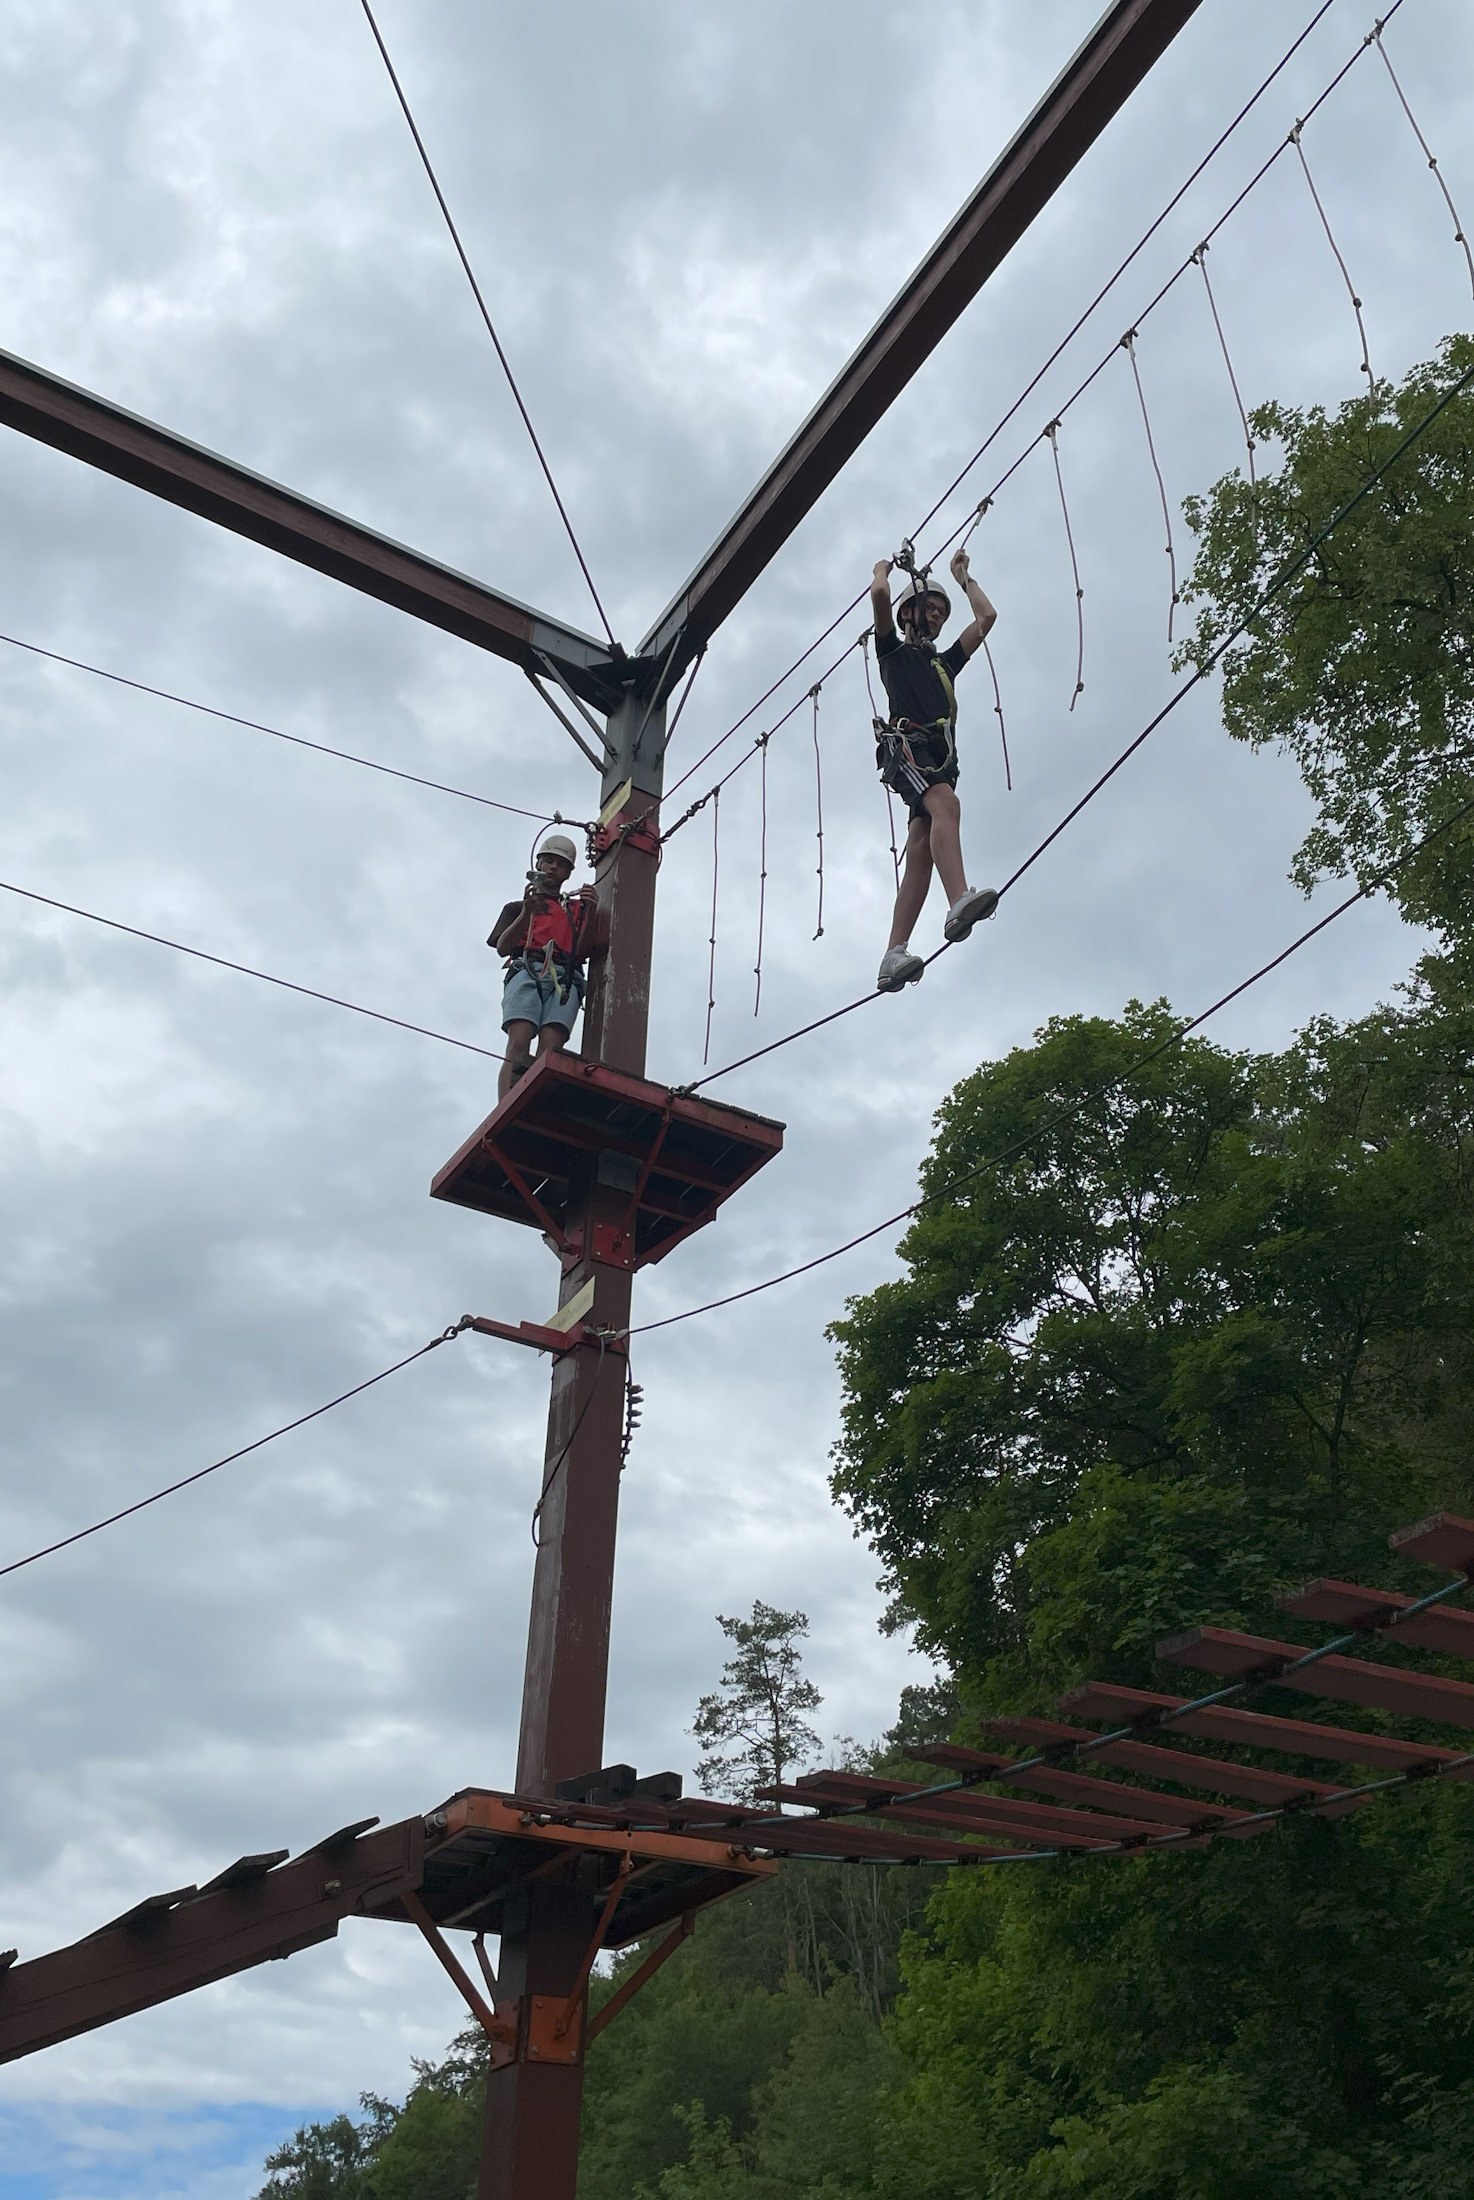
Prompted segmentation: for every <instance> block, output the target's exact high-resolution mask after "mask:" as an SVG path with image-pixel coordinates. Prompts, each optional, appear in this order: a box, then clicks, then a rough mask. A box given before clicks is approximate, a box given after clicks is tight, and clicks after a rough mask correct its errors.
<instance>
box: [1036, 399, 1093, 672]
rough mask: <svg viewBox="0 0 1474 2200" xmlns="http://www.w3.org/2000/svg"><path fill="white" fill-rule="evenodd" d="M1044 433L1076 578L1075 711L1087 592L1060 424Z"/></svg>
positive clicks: (1054, 422) (1054, 423) (1082, 665)
mask: <svg viewBox="0 0 1474 2200" xmlns="http://www.w3.org/2000/svg"><path fill="white" fill-rule="evenodd" d="M1044 433H1045V434H1046V435H1047V436H1048V438H1049V448H1050V450H1051V451H1052V452H1053V453H1054V478H1055V481H1056V483H1057V484H1058V487H1059V508H1060V510H1061V512H1063V514H1064V520H1065V541H1066V542H1067V543H1068V544H1069V546H1070V571H1071V572H1072V573H1073V574H1074V576H1075V630H1076V651H1075V692H1074V694H1073V695H1072V696H1071V697H1070V709H1071V710H1073V709H1074V707H1075V705H1076V703H1077V702H1078V701H1079V699H1080V697H1081V696H1082V695H1083V694H1084V693H1085V591H1084V589H1083V588H1082V587H1081V586H1080V560H1079V559H1078V558H1077V557H1076V555H1075V531H1074V529H1073V528H1072V527H1071V525H1070V507H1069V505H1068V504H1067V503H1066V502H1065V477H1064V475H1063V473H1062V472H1061V471H1060V463H1059V422H1058V421H1057V420H1051V421H1050V423H1049V426H1048V427H1047V428H1046V429H1045V431H1044Z"/></svg>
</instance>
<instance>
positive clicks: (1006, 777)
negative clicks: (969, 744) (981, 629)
mask: <svg viewBox="0 0 1474 2200" xmlns="http://www.w3.org/2000/svg"><path fill="white" fill-rule="evenodd" d="M983 655H984V656H985V657H986V658H987V660H988V670H989V672H991V673H992V675H993V714H994V716H995V717H996V718H997V720H998V738H999V740H1000V741H1001V742H1002V743H1003V783H1004V785H1005V787H1007V789H1008V792H1009V793H1010V794H1012V793H1013V766H1012V765H1011V764H1010V763H1009V761H1008V728H1007V726H1006V725H1005V724H1004V723H1003V695H1002V691H1001V690H1000V688H999V686H998V667H997V666H996V665H995V664H994V662H993V652H992V650H991V649H990V648H989V647H988V637H987V635H986V634H985V635H984V636H983Z"/></svg>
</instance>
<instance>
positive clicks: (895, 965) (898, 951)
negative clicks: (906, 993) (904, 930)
mask: <svg viewBox="0 0 1474 2200" xmlns="http://www.w3.org/2000/svg"><path fill="white" fill-rule="evenodd" d="M925 968H926V964H925V963H924V962H923V961H922V959H921V957H920V956H919V955H913V954H912V952H911V950H910V948H909V947H888V948H887V949H886V951H885V953H884V954H883V955H882V956H881V958H880V976H879V977H878V978H877V979H876V981H875V990H876V992H877V993H899V992H900V991H901V988H902V987H903V986H907V985H915V984H916V983H917V982H918V981H919V979H920V977H921V974H922V972H923V971H924V970H925Z"/></svg>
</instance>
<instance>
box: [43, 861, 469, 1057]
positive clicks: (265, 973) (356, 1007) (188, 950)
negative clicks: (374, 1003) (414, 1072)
mask: <svg viewBox="0 0 1474 2200" xmlns="http://www.w3.org/2000/svg"><path fill="white" fill-rule="evenodd" d="M0 894H14V895H15V896H16V898H17V899H18V900H20V901H33V902H36V903H38V904H39V905H40V907H41V908H43V909H59V910H61V911H62V913H63V915H65V916H68V917H85V919H86V920H87V922H88V923H89V924H100V925H103V926H104V927H105V928H106V929H107V930H108V931H109V932H123V933H125V934H126V935H127V936H128V938H129V939H134V940H147V941H148V943H149V945H150V946H151V947H169V948H172V949H173V951H174V953H175V954H176V955H188V956H189V957H190V958H191V959H192V960H193V961H195V962H204V963H213V964H214V965H215V967H216V968H217V969H218V970H233V971H235V972H236V973H237V975H238V976H240V977H243V978H259V979H260V980H261V983H262V984H263V985H274V986H279V987H280V988H281V990H282V991H283V992H284V993H300V994H301V995H302V996H303V997H304V999H306V1000H309V1001H324V1002H326V1003H327V1005H328V1007H329V1008H346V1009H347V1010H348V1011H349V1013H350V1014H351V1015H354V1016H367V1017H368V1018H370V1020H371V1021H372V1022H374V1023H376V1024H392V1025H393V1026H394V1028H395V1029H396V1030H397V1031H413V1032H415V1033H416V1034H417V1035H418V1036H419V1037H420V1038H421V1039H438V1040H439V1041H440V1043H441V1044H442V1046H448V1047H459V1048H460V1050H461V1052H462V1053H463V1054H479V1055H481V1056H483V1058H484V1059H485V1060H486V1061H488V1062H500V1061H502V1060H504V1059H505V1057H504V1056H502V1055H500V1054H496V1053H494V1052H493V1051H492V1049H491V1048H490V1047H478V1046H475V1045H473V1043H472V1042H471V1040H469V1039H453V1038H452V1037H451V1036H450V1034H449V1032H445V1031H432V1030H431V1029H430V1027H429V1025H428V1024H412V1023H409V1022H407V1021H406V1019H405V1018H404V1017H403V1016H390V1015H388V1014H386V1012H385V1011H384V1010H383V1009H381V1008H365V1007H364V1006H363V1005H362V1003H361V1002H359V1001H345V1000H343V999H342V998H341V996H340V995H338V994H336V993H320V992H319V991H318V989H317V987H316V986H312V985H298V984H297V982H296V980H295V979H294V978H278V977H276V976H275V975H274V974H273V973H272V972H271V971H269V970H256V969H253V968H252V966H251V965H250V964H249V963H238V962H232V961H231V960H230V959H229V957H228V956H225V955H211V954H207V952H206V951H205V949H204V948H203V947H187V946H186V945H185V943H184V942H183V940H171V939H166V938H165V936H164V934H163V933H162V932H145V931H144V930H143V929H142V927H141V926H139V925H136V924H123V923H121V922H120V921H119V919H118V918H117V917H104V916H99V914H98V912H97V911H96V910H95V909H81V908H79V907H78V906H77V904H76V903H75V902H71V901H58V900H56V898H55V897H54V896H53V895H51V894H37V893H34V892H32V890H31V889H30V888H29V887H28V886H16V885H13V884H12V883H11V881H10V880H9V879H0Z"/></svg>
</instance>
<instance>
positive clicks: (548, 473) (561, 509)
mask: <svg viewBox="0 0 1474 2200" xmlns="http://www.w3.org/2000/svg"><path fill="white" fill-rule="evenodd" d="M359 4H360V6H361V7H362V9H363V12H364V14H365V16H366V17H367V18H368V27H369V29H370V30H371V31H372V32H373V34H374V44H375V45H376V46H377V47H378V49H379V53H380V55H381V57H382V59H383V63H384V67H385V68H386V69H387V70H388V72H389V81H390V83H391V84H392V85H393V86H394V96H395V97H396V99H397V100H398V101H399V105H400V108H401V110H402V111H403V114H404V119H405V121H406V122H407V123H408V124H409V133H410V136H411V137H412V138H413V139H414V141H415V150H416V152H417V153H418V154H419V156H420V161H421V164H422V166H423V168H424V171H425V174H426V175H427V176H428V177H429V179H430V188H431V190H432V191H433V192H434V193H435V199H436V203H437V205H438V206H439V208H440V211H441V213H442V215H443V216H444V217H445V226H446V228H447V229H448V230H449V231H450V241H451V243H452V244H453V245H454V246H455V248H456V255H457V257H458V258H459V260H460V263H461V266H462V267H463V268H464V269H465V271H466V281H467V282H468V283H469V284H470V286H471V295H472V296H473V297H474V299H475V300H476V303H477V306H478V307H479V308H480V311H481V318H482V320H483V321H484V322H485V323H486V333H487V335H488V336H489V337H490V338H491V341H492V344H493V346H494V347H495V350H496V355H497V358H498V359H499V360H500V362H501V369H502V373H503V374H504V375H505V376H506V378H507V387H508V389H509V390H510V391H511V393H512V396H513V399H514V400H515V402H516V406H517V410H518V412H519V413H520V414H521V415H522V425H523V427H524V428H525V429H526V430H527V434H528V438H529V440H530V442H531V444H532V448H533V449H534V451H536V453H537V462H538V464H539V466H541V468H542V471H543V479H544V480H545V481H546V482H547V485H548V487H549V489H550V490H551V491H552V495H553V502H554V503H555V504H556V505H557V507H558V517H559V518H560V519H561V520H562V522H563V528H564V532H565V533H566V535H567V537H568V540H569V541H570V542H571V543H572V545H573V555H574V556H575V557H576V558H577V560H578V569H579V571H580V572H581V573H582V575H583V577H584V579H585V581H587V583H588V590H589V594H590V595H591V596H592V597H593V599H594V608H595V609H596V611H597V612H598V614H599V618H600V620H601V622H602V624H603V628H604V632H605V634H606V636H607V637H608V641H609V646H610V648H611V649H613V648H614V647H615V646H616V644H615V640H614V629H613V627H612V626H611V625H610V624H609V619H608V614H607V613H606V612H605V609H604V606H603V603H602V601H601V600H600V596H599V591H598V589H597V588H595V586H594V576H593V574H592V573H591V572H590V571H589V567H588V560H587V559H586V558H585V556H584V554H583V551H582V550H581V549H580V548H579V542H578V537H577V535H576V534H575V533H574V532H573V522H572V520H571V519H570V518H569V517H568V510H567V507H566V506H565V504H564V502H563V499H562V497H561V496H560V495H559V493H558V484H557V482H556V481H554V479H553V469H552V467H551V466H550V465H549V464H548V461H547V457H546V454H545V453H544V451H543V447H542V445H541V443H540V442H539V441H538V438H537V430H536V428H534V426H533V425H532V415H531V413H529V411H528V410H527V407H526V405H525V404H524V403H523V401H522V392H521V391H520V390H519V389H518V387H517V377H516V376H515V375H514V374H513V372H512V365H511V361H510V360H509V359H508V357H507V355H506V353H505V351H504V350H503V349H502V340H501V338H500V337H499V336H498V335H497V332H496V324H495V322H494V321H493V320H492V318H491V314H490V312H489V311H488V309H487V304H486V300H485V299H484V298H483V297H482V295H481V285H480V284H479V283H478V282H477V280H476V274H475V270H474V269H473V267H472V266H471V262H470V260H469V259H468V257H467V255H466V248H465V246H464V245H463V244H462V243H461V233H460V231H459V230H458V229H457V228H456V225H455V221H454V218H453V217H452V215H451V211H450V207H449V206H448V204H447V203H446V197H445V193H444V192H443V191H442V190H441V188H440V178H439V177H438V176H437V175H436V173H435V169H434V166H433V164H432V163H431V159H430V155H429V153H428V152H427V151H426V150H425V141H424V139H423V138H422V137H421V136H420V131H419V125H418V123H417V122H416V121H415V118H414V115H413V114H412V113H411V111H410V104H409V101H408V100H407V99H406V97H405V95H404V86H403V85H402V84H401V83H400V81H399V76H398V73H397V71H396V70H395V67H394V63H393V62H392V61H391V60H390V58H389V48H388V47H387V46H386V45H385V43H384V37H383V33H382V32H381V31H380V29H379V26H378V24H377V22H376V21H375V20H374V11H373V9H372V8H371V7H370V6H369V0H359Z"/></svg>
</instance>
